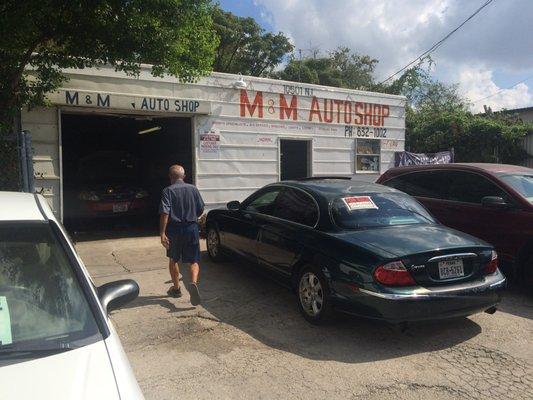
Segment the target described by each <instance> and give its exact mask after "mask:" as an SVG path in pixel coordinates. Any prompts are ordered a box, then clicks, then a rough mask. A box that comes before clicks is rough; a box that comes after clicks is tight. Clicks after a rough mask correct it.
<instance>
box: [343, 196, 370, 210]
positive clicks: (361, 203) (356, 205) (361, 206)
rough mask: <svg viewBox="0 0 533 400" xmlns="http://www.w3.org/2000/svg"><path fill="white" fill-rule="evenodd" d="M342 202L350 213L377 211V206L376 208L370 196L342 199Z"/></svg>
mask: <svg viewBox="0 0 533 400" xmlns="http://www.w3.org/2000/svg"><path fill="white" fill-rule="evenodd" d="M342 201H344V204H346V207H348V210H350V211H356V210H372V209H374V210H377V209H378V206H376V204H375V203H374V202H373V201H372V198H371V197H370V196H350V197H343V198H342Z"/></svg>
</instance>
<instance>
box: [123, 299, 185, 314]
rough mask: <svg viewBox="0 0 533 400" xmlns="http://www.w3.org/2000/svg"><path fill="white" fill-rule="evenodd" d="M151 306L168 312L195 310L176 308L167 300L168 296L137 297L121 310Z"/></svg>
mask: <svg viewBox="0 0 533 400" xmlns="http://www.w3.org/2000/svg"><path fill="white" fill-rule="evenodd" d="M152 305H157V306H161V307H163V308H166V309H168V312H185V311H191V310H194V309H195V307H192V306H191V307H184V308H180V307H176V305H175V304H174V303H173V302H171V301H170V300H169V297H168V296H139V297H137V298H136V299H135V300H133V301H132V302H131V303H128V304H126V305H124V306H122V307H121V309H126V308H137V307H144V306H152Z"/></svg>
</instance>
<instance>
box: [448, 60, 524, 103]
mask: <svg viewBox="0 0 533 400" xmlns="http://www.w3.org/2000/svg"><path fill="white" fill-rule="evenodd" d="M456 81H457V82H458V83H459V88H460V91H461V93H462V94H463V95H465V96H466V97H468V98H469V99H471V101H472V102H474V103H473V104H472V110H473V111H475V112H481V111H483V105H487V106H490V107H491V108H492V110H493V111H497V110H499V109H502V108H507V109H513V108H521V107H527V106H530V105H531V104H533V91H531V90H530V89H529V87H528V86H527V85H526V84H525V83H520V84H518V85H516V86H515V87H513V88H511V89H503V90H502V88H499V87H498V86H497V85H496V84H495V83H494V80H493V74H492V72H491V71H490V70H488V69H487V68H484V67H477V68H468V67H463V68H462V69H461V70H460V72H459V74H458V76H457V79H456ZM489 96H490V97H489ZM477 100H479V101H477Z"/></svg>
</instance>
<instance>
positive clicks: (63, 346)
mask: <svg viewBox="0 0 533 400" xmlns="http://www.w3.org/2000/svg"><path fill="white" fill-rule="evenodd" d="M101 339H102V336H101V334H100V332H99V329H98V326H97V324H96V321H95V318H94V315H93V313H92V311H91V309H90V307H89V304H88V301H87V299H86V297H85V295H84V293H83V291H82V289H81V287H80V285H79V282H78V279H77V277H76V275H75V273H74V270H73V268H72V266H71V265H70V262H69V259H68V258H67V255H66V254H65V251H64V249H63V247H62V245H61V244H60V243H59V242H58V240H57V239H56V237H55V236H54V234H53V231H52V228H51V227H50V226H49V224H47V223H2V224H0V365H2V364H3V363H6V362H9V361H10V360H13V359H17V358H21V357H24V358H38V357H41V356H45V355H50V354H53V353H54V352H60V351H66V350H70V349H73V348H77V347H80V346H83V345H86V344H89V343H94V342H95V341H97V340H101Z"/></svg>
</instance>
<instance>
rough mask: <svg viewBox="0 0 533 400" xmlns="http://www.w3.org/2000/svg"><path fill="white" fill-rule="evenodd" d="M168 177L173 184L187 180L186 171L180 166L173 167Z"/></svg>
mask: <svg viewBox="0 0 533 400" xmlns="http://www.w3.org/2000/svg"><path fill="white" fill-rule="evenodd" d="M168 177H169V178H170V180H171V181H172V182H176V181H177V180H183V179H184V178H185V169H183V167H182V166H181V165H178V164H174V165H171V166H170V168H169V169H168Z"/></svg>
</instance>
